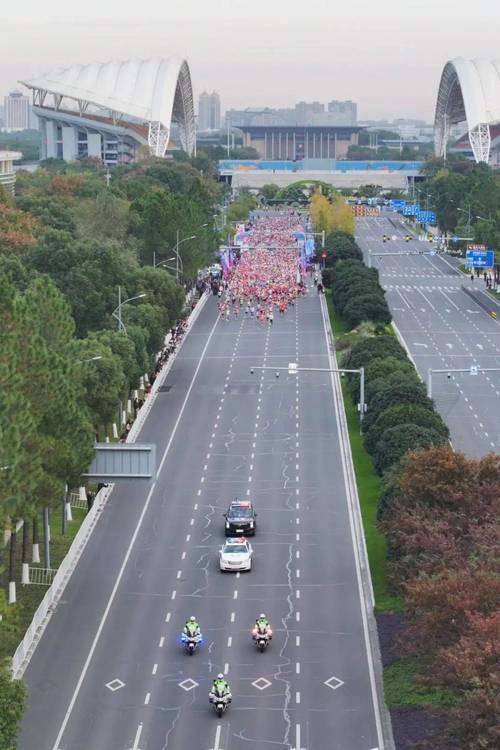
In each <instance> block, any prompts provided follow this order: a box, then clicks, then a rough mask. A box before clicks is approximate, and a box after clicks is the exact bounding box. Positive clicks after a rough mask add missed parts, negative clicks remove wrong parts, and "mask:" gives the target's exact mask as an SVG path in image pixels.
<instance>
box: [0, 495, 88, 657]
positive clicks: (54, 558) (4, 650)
mask: <svg viewBox="0 0 500 750" xmlns="http://www.w3.org/2000/svg"><path fill="white" fill-rule="evenodd" d="M72 513H73V520H72V521H69V522H68V523H67V526H66V534H65V535H64V536H62V534H61V513H60V511H56V510H53V511H52V512H51V514H50V529H51V541H50V558H51V559H50V564H51V567H52V568H58V567H59V565H60V564H61V561H62V560H63V558H64V557H65V555H66V553H67V552H68V550H69V548H70V546H71V542H72V541H73V539H74V538H75V534H76V532H77V531H78V529H79V528H80V525H81V523H82V521H83V519H84V517H85V515H86V512H85V510H83V509H80V508H72ZM41 531H42V529H41V523H40V533H41ZM21 541H22V531H21V529H20V530H19V532H18V534H17V546H16V551H17V556H16V581H17V586H16V589H17V603H16V604H14V605H7V608H6V610H5V612H4V617H3V619H2V621H1V622H0V660H1V659H3V658H5V657H7V656H12V655H13V653H14V651H15V650H16V648H17V646H18V645H19V643H20V641H21V640H22V639H23V638H24V634H25V633H26V630H27V628H28V626H29V624H30V622H31V620H32V619H33V615H34V613H35V611H36V609H37V607H38V605H39V604H40V602H41V601H42V599H43V597H44V596H45V592H46V591H47V586H39V585H36V584H29V585H26V586H23V585H22V584H21V583H20V581H21V554H22V548H21ZM30 555H31V545H30ZM30 559H31V558H30ZM40 559H41V562H40V565H39V566H33V567H42V568H43V567H44V557H43V541H42V539H40ZM8 564H9V545H8V544H7V545H6V546H5V547H2V548H1V549H0V586H1V587H2V589H3V590H4V591H7V590H8V586H9V581H8V577H9V572H8V571H9V569H8ZM30 565H33V563H31V562H30Z"/></svg>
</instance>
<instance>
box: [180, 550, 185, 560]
mask: <svg viewBox="0 0 500 750" xmlns="http://www.w3.org/2000/svg"><path fill="white" fill-rule="evenodd" d="M185 559H186V552H185V551H184V552H183V553H182V555H181V560H185Z"/></svg>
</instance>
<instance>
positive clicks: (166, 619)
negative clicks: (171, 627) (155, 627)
mask: <svg viewBox="0 0 500 750" xmlns="http://www.w3.org/2000/svg"><path fill="white" fill-rule="evenodd" d="M171 616H172V615H171V613H170V612H167V614H166V615H165V622H170V618H171Z"/></svg>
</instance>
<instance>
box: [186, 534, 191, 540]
mask: <svg viewBox="0 0 500 750" xmlns="http://www.w3.org/2000/svg"><path fill="white" fill-rule="evenodd" d="M189 541H191V534H188V535H187V536H186V542H189Z"/></svg>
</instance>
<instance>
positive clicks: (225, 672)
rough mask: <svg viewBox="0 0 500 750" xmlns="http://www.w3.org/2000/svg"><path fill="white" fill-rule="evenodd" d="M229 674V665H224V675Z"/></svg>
mask: <svg viewBox="0 0 500 750" xmlns="http://www.w3.org/2000/svg"><path fill="white" fill-rule="evenodd" d="M228 672H229V664H228V663H227V662H226V663H225V664H224V674H228Z"/></svg>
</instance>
